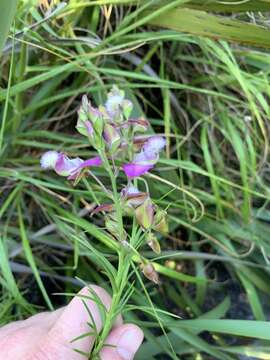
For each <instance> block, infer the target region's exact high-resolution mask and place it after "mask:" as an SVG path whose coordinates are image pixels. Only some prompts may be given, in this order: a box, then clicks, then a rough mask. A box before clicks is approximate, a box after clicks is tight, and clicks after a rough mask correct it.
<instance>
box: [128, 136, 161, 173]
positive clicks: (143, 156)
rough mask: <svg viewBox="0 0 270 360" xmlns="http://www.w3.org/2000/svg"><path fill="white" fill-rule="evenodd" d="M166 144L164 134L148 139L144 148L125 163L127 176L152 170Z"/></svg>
mask: <svg viewBox="0 0 270 360" xmlns="http://www.w3.org/2000/svg"><path fill="white" fill-rule="evenodd" d="M165 144H166V140H165V139H164V138H163V137H162V136H153V137H151V138H150V139H148V140H147V141H146V143H145V144H144V145H143V148H142V150H141V151H140V152H139V153H137V154H136V155H135V156H134V159H133V161H132V162H131V163H128V164H125V165H123V170H124V172H125V174H126V175H127V177H128V178H134V177H138V176H141V175H143V174H145V173H146V172H147V171H149V170H151V169H152V168H153V167H154V165H155V164H156V163H157V162H158V159H159V153H160V151H161V150H162V149H163V148H164V146H165Z"/></svg>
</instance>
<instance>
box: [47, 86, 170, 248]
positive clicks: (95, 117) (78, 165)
mask: <svg viewBox="0 0 270 360" xmlns="http://www.w3.org/2000/svg"><path fill="white" fill-rule="evenodd" d="M132 111H133V104H132V102H131V101H130V100H128V99H125V94H124V91H121V90H119V89H118V88H117V87H116V86H114V87H113V88H112V90H111V91H110V92H109V94H108V97H107V100H106V102H105V103H104V105H100V106H99V107H98V108H96V107H94V106H93V105H92V104H91V102H90V101H89V99H88V98H87V96H86V95H84V96H83V98H82V103H81V106H80V108H79V110H78V120H77V125H76V129H77V131H78V132H79V133H80V134H81V135H83V136H86V137H87V138H88V140H89V143H90V145H91V147H92V148H93V149H94V150H95V151H96V156H95V157H93V158H90V159H87V160H83V159H81V158H79V157H76V158H73V159H70V158H69V157H68V156H67V155H65V154H64V153H63V152H57V151H54V150H50V151H47V152H46V153H44V154H43V155H42V157H41V160H40V162H41V167H42V168H44V169H53V170H54V171H55V172H56V173H57V174H58V175H61V176H65V177H67V178H68V180H75V181H76V182H77V181H79V180H80V178H81V177H82V176H83V175H84V174H87V169H88V168H89V167H92V166H101V165H102V166H103V167H104V169H105V170H107V171H108V173H109V174H110V176H111V174H113V176H114V177H115V178H116V177H117V176H118V174H119V173H120V172H121V171H123V172H124V174H125V175H126V177H127V185H126V186H125V187H124V188H123V189H122V190H121V192H120V193H119V194H118V195H117V196H115V194H114V198H112V197H110V200H113V203H109V204H102V205H100V206H98V207H97V208H96V209H95V210H94V211H93V213H92V214H95V213H98V212H103V213H105V226H106V228H107V230H108V231H109V232H110V234H112V235H113V236H114V237H115V238H116V239H119V240H120V241H123V239H120V238H119V218H118V216H117V204H120V207H121V213H122V216H133V217H135V218H136V220H137V223H138V225H139V226H140V227H141V229H142V230H143V232H144V234H145V238H146V242H147V243H148V244H149V246H150V247H151V248H152V249H153V250H154V251H155V252H157V253H159V252H160V247H159V243H158V240H157V237H156V236H155V234H154V232H155V231H156V232H162V233H166V232H167V231H168V225H167V222H166V212H165V211H164V210H161V209H160V208H158V207H157V205H155V204H154V203H153V201H152V200H151V197H150V194H149V193H148V192H142V191H140V190H139V189H138V188H137V187H136V186H135V184H136V181H135V182H134V179H136V178H138V177H140V176H142V175H144V174H145V173H147V172H148V171H149V170H151V169H153V168H154V166H155V164H156V163H157V162H158V160H159V154H160V152H161V151H162V150H163V148H164V146H165V139H164V138H163V137H162V136H157V135H154V136H149V135H148V136H147V135H144V136H142V135H141V133H144V132H146V131H147V130H148V129H149V127H150V124H149V122H148V121H147V120H146V119H143V118H132V117H131V114H132ZM88 173H89V171H88ZM100 183H101V182H100ZM104 187H105V186H104ZM116 187H117V186H116ZM108 193H110V191H108ZM124 233H125V231H124ZM125 234H126V233H125Z"/></svg>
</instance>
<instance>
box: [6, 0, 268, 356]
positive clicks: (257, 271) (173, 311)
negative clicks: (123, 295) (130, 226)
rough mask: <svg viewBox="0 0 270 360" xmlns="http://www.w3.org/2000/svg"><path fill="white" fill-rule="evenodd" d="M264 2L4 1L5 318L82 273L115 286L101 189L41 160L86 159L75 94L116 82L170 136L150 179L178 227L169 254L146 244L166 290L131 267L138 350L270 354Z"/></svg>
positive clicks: (168, 242)
mask: <svg viewBox="0 0 270 360" xmlns="http://www.w3.org/2000/svg"><path fill="white" fill-rule="evenodd" d="M16 6H17V7H16ZM269 13H270V2H269V0H258V1H255V0H250V1H248V0H247V1H231V0H229V1H226V2H225V1H224V2H221V1H215V0H209V1H203V0H194V1H188V0H181V1H179V0H175V1H166V0H163V1H158V0H154V1H150V0H141V1H138V0H134V1H130V0H122V1H120V0H119V1H118V0H114V1H113V0H111V1H109V0H96V1H91V0H70V1H69V2H68V3H63V2H59V1H54V2H52V1H49V0H43V1H30V0H19V1H18V2H17V1H16V0H1V4H0V48H1V49H2V55H1V60H0V61H1V78H0V87H1V88H0V112H1V126H0V186H1V188H0V191H1V197H0V206H1V207H0V235H1V236H0V296H1V303H0V325H3V324H5V323H7V322H9V321H12V320H15V319H21V318H24V317H26V316H28V315H29V314H32V313H35V312H38V311H40V310H41V309H44V308H48V309H53V308H54V307H57V306H59V305H61V304H63V303H66V301H67V299H68V298H67V296H65V295H63V293H66V294H69V293H73V292H76V291H77V290H78V289H79V288H80V287H81V286H82V283H83V281H87V282H88V281H90V282H94V283H98V284H100V285H101V286H104V287H105V288H106V287H108V283H107V280H106V277H105V276H104V271H105V272H106V266H105V268H104V262H103V261H102V259H104V258H107V259H109V261H110V262H111V263H112V264H114V262H115V260H116V257H115V253H114V251H113V250H112V249H111V247H110V246H109V245H110V243H109V242H108V241H107V239H106V236H105V235H104V231H103V229H102V222H101V219H99V218H97V219H93V218H89V211H90V210H91V209H92V208H93V206H95V204H96V202H97V201H102V198H103V196H104V194H103V193H102V190H101V189H100V188H99V187H98V186H97V185H96V184H95V183H92V181H91V179H88V178H87V179H84V180H83V181H82V182H81V183H80V184H79V185H78V186H76V187H73V186H72V184H71V183H70V182H68V181H65V180H63V178H59V177H57V176H55V175H54V174H53V173H47V172H43V171H41V169H40V166H39V157H40V154H41V153H42V152H44V151H45V150H48V149H55V150H60V149H61V150H63V151H65V152H66V153H68V155H70V156H72V157H73V156H81V157H83V158H84V157H85V158H87V157H90V155H91V154H89V153H90V151H89V149H88V144H87V142H86V140H85V142H84V139H82V137H80V136H78V134H77V133H76V131H75V124H76V120H77V109H78V106H79V103H80V101H81V96H82V94H84V93H87V94H88V95H89V97H90V98H91V99H93V101H94V102H96V103H101V102H102V101H103V100H104V99H105V95H106V92H107V91H108V89H110V88H111V86H112V85H113V84H117V85H118V86H119V87H120V88H122V89H124V90H125V91H126V94H127V96H128V97H129V98H130V99H131V100H132V101H134V103H135V104H136V109H135V110H136V111H135V112H136V114H137V115H142V116H145V117H147V119H149V120H150V122H151V125H152V129H153V131H154V132H156V133H160V134H165V136H166V138H167V148H166V152H165V154H164V156H163V158H162V159H161V160H160V162H159V165H158V166H157V169H156V171H155V172H154V174H153V175H151V176H150V177H149V178H148V181H149V182H150V185H151V186H150V187H151V194H152V197H153V198H154V199H155V201H156V202H157V203H158V204H159V205H160V206H161V207H163V208H167V209H168V218H169V226H170V233H169V235H168V236H162V237H161V238H160V243H161V247H162V253H161V255H160V256H158V257H157V256H155V255H154V254H153V253H152V252H151V251H149V249H148V248H147V247H145V248H144V249H143V255H144V256H146V257H148V258H149V259H152V260H153V262H154V264H155V269H156V271H157V272H158V273H159V274H160V285H159V286H155V285H153V284H151V283H150V282H149V281H148V280H146V279H145V278H144V277H143V276H142V275H140V273H139V271H138V267H137V264H136V262H134V274H131V277H130V284H128V286H127V296H130V297H129V301H128V304H125V306H124V307H123V312H124V317H125V318H126V319H128V320H129V321H132V322H135V323H137V324H139V325H140V326H142V327H143V329H144V332H145V342H144V344H143V346H142V348H141V351H140V353H139V354H138V356H137V359H141V360H143V359H147V360H151V359H178V358H181V359H196V360H198V359H225V360H227V359H270V343H269V340H270V325H269V322H268V321H267V320H269V316H270V306H269V299H270V282H269V269H270V264H269V262H270V260H269V256H270V240H269V239H270V236H269V235H270V224H269V222H270V208H269V199H270V188H269V177H270V173H269V170H270V168H269V114H270V107H269V93H270V86H269V78H270V54H269V48H270V29H269ZM14 15H15V17H14ZM9 29H10V32H9ZM8 32H9V35H8ZM96 173H97V174H98V175H99V176H101V177H102V176H103V178H104V174H103V172H102V169H99V170H97V172H96ZM104 180H105V181H106V179H104ZM54 293H62V295H59V296H56V295H54ZM142 295H143V296H142Z"/></svg>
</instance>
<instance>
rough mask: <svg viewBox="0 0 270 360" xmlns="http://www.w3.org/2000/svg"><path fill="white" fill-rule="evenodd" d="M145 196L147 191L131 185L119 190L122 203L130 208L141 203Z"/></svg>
mask: <svg viewBox="0 0 270 360" xmlns="http://www.w3.org/2000/svg"><path fill="white" fill-rule="evenodd" d="M147 197H148V194H147V193H145V192H141V191H139V190H138V189H137V188H136V186H133V185H129V186H127V187H125V188H123V189H122V191H121V198H122V200H123V202H124V204H125V205H126V206H128V207H130V208H136V207H137V206H139V205H141V204H142V203H143V202H144V201H145V199H146V198H147Z"/></svg>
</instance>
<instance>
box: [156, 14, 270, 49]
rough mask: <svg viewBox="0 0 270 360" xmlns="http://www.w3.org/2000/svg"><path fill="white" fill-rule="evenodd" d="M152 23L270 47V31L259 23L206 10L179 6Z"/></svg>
mask: <svg viewBox="0 0 270 360" xmlns="http://www.w3.org/2000/svg"><path fill="white" fill-rule="evenodd" d="M150 24H151V25H156V26H160V27H165V28H169V29H173V30H176V31H181V32H186V33H189V34H192V35H197V36H206V37H210V38H212V39H215V40H221V39H223V40H228V41H234V42H238V43H242V44H250V45H254V46H258V47H266V48H270V31H269V30H267V29H265V28H263V27H261V26H257V25H253V24H247V23H245V22H243V21H239V20H231V19H227V18H224V17H221V16H217V15H210V14H207V13H206V12H204V11H199V10H192V9H186V8H185V9H181V8H177V9H174V10H171V11H168V12H166V13H162V14H161V15H159V16H158V17H155V18H154V19H151V20H150Z"/></svg>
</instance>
